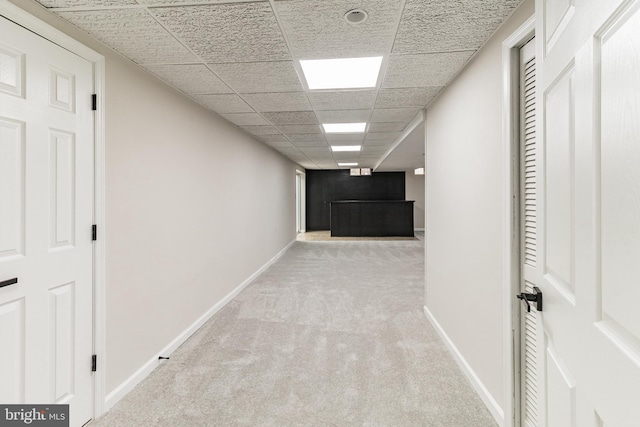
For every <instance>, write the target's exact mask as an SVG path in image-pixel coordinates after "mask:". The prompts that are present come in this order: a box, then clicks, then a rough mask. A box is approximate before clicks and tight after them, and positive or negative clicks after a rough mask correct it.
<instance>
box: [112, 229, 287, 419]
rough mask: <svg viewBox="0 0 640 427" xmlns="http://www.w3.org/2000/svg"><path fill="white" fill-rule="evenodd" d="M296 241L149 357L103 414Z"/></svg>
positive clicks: (116, 391)
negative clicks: (160, 358)
mask: <svg viewBox="0 0 640 427" xmlns="http://www.w3.org/2000/svg"><path fill="white" fill-rule="evenodd" d="M295 242H296V241H295V240H292V241H291V242H289V243H288V244H287V246H285V247H284V248H283V249H282V250H280V252H278V253H277V254H276V255H275V256H273V258H271V259H270V260H269V261H267V262H266V263H265V264H264V265H262V267H260V268H259V269H258V270H256V271H255V272H254V273H253V274H252V275H251V276H249V277H248V278H247V279H245V280H244V281H243V282H242V283H240V284H239V285H238V286H237V287H236V288H235V289H233V290H232V291H231V292H229V293H228V294H227V295H226V296H225V297H224V298H222V299H221V300H220V301H218V302H217V303H216V304H214V305H213V307H211V308H210V309H209V310H207V311H206V312H205V313H204V314H203V315H202V316H200V317H199V318H198V319H197V320H196V321H195V322H193V323H192V324H191V325H190V326H189V327H188V328H187V329H185V330H184V331H183V332H182V333H180V334H179V335H178V336H177V337H175V338H174V339H173V341H171V342H170V343H169V344H167V346H165V347H164V348H163V349H162V350H160V351H159V352H158V353H156V354H155V355H154V356H153V357H151V358H150V359H149V360H148V361H147V362H145V363H144V364H143V365H142V366H140V367H139V368H138V370H136V371H135V372H134V373H133V374H132V375H131V376H130V377H129V378H127V379H126V380H124V381H123V382H122V383H121V384H120V385H118V386H117V387H116V388H115V389H113V390H112V391H111V392H110V393H108V394H107V396H106V398H105V402H104V412H105V413H106V412H107V411H109V410H110V409H111V408H113V406H114V405H115V404H116V403H118V402H119V401H120V400H121V399H122V398H123V397H124V396H126V395H127V394H128V393H129V392H130V391H131V390H133V389H134V388H135V386H137V385H138V384H139V383H140V382H142V380H144V379H145V378H146V377H147V376H148V375H149V374H150V373H151V372H153V371H154V370H155V369H156V368H157V367H158V366H159V365H160V363H161V361H160V360H159V359H158V357H160V356H163V357H167V356H169V355H170V354H171V353H173V352H174V351H175V350H176V349H177V348H178V347H180V346H181V345H182V344H183V343H184V342H185V341H187V340H188V339H189V338H190V337H191V335H193V334H194V333H195V332H196V331H198V329H200V328H201V327H202V326H203V325H204V324H205V323H206V322H207V321H208V320H209V319H211V317H213V315H215V314H216V313H217V312H218V311H220V310H221V309H222V308H223V307H224V306H225V305H227V304H228V303H229V302H231V300H233V298H235V297H236V296H237V295H238V294H239V293H240V292H242V291H243V290H244V288H246V287H247V286H248V285H249V284H251V282H253V281H254V280H255V279H256V278H257V277H258V276H260V275H261V274H262V273H264V272H265V271H266V270H267V269H268V268H269V267H270V266H271V265H273V264H274V263H275V262H276V261H277V260H278V259H280V257H282V255H284V253H285V252H286V251H287V250H288V249H289V248H290V247H291V245H293V244H294V243H295Z"/></svg>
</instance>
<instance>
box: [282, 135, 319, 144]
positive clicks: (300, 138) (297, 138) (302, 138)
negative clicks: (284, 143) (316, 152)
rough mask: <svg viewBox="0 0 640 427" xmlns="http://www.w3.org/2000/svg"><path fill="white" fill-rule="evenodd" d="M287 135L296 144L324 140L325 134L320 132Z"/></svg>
mask: <svg viewBox="0 0 640 427" xmlns="http://www.w3.org/2000/svg"><path fill="white" fill-rule="evenodd" d="M287 137H288V138H289V139H290V140H291V141H292V142H293V143H294V144H298V143H299V142H318V141H320V142H324V143H326V140H325V135H323V134H321V133H289V134H287Z"/></svg>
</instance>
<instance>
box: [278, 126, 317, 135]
mask: <svg viewBox="0 0 640 427" xmlns="http://www.w3.org/2000/svg"><path fill="white" fill-rule="evenodd" d="M276 127H277V128H278V129H280V131H282V133H284V134H285V135H288V134H298V133H315V134H322V129H320V125H276Z"/></svg>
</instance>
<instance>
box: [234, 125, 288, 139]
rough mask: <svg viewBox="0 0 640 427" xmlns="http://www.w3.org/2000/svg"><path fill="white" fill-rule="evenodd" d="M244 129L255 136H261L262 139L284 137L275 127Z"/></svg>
mask: <svg viewBox="0 0 640 427" xmlns="http://www.w3.org/2000/svg"><path fill="white" fill-rule="evenodd" d="M242 129H244V130H246V131H247V132H249V133H252V134H254V135H260V137H262V135H278V136H282V135H280V131H279V130H278V129H276V128H274V127H273V126H260V125H258V126H242Z"/></svg>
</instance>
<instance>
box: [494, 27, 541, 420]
mask: <svg viewBox="0 0 640 427" xmlns="http://www.w3.org/2000/svg"><path fill="white" fill-rule="evenodd" d="M534 34H535V16H531V17H530V18H529V19H527V21H526V22H525V23H524V24H522V25H521V26H520V27H519V28H518V29H517V30H516V31H514V32H513V34H511V36H509V38H507V39H506V40H505V41H504V42H503V43H502V82H503V86H502V163H503V168H502V183H503V187H502V195H503V218H504V222H503V227H502V230H503V243H504V246H503V252H502V263H503V266H504V269H503V272H502V283H503V319H504V320H503V327H504V330H503V348H504V353H503V365H504V370H503V384H504V396H505V401H504V404H503V410H504V424H503V427H519V426H520V418H521V417H520V409H521V408H520V376H519V374H517V373H516V368H517V366H518V365H517V364H519V363H520V362H519V361H520V345H519V343H520V305H519V304H518V303H519V301H518V300H517V299H516V298H515V296H516V294H518V293H519V292H520V257H521V254H520V235H519V230H520V206H519V205H520V203H519V197H520V196H519V195H520V189H519V183H520V177H519V176H520V175H519V170H520V156H519V153H520V148H519V146H520V128H519V121H520V120H519V114H520V109H519V107H518V106H519V104H520V101H519V97H520V91H519V82H520V48H521V47H522V46H523V45H524V44H525V43H526V42H528V41H529V40H531V38H532V37H533V35H534Z"/></svg>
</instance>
